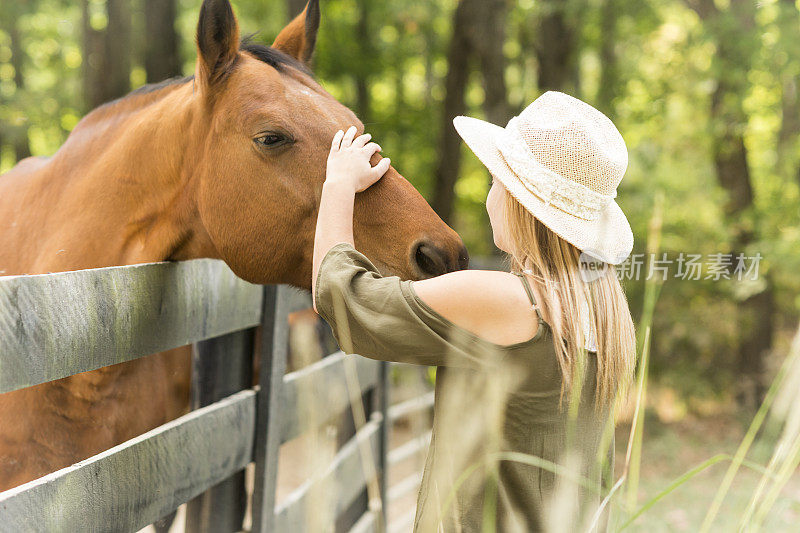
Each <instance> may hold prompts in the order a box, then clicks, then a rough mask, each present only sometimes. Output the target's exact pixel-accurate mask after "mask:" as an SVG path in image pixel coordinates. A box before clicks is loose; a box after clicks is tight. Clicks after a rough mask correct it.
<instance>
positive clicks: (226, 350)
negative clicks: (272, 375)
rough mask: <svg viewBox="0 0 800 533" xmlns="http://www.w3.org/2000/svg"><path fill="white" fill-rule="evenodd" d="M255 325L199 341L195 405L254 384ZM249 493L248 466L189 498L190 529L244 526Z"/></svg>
mask: <svg viewBox="0 0 800 533" xmlns="http://www.w3.org/2000/svg"><path fill="white" fill-rule="evenodd" d="M254 341H255V329H247V330H242V331H236V332H234V333H230V334H228V335H223V336H221V337H216V338H214V339H209V340H207V341H202V342H198V343H197V344H196V345H195V347H194V349H193V353H192V409H197V408H200V407H204V406H206V405H210V404H212V403H214V402H216V401H218V400H221V399H223V398H225V397H226V396H230V395H231V394H233V393H235V392H237V391H240V390H244V389H247V388H250V386H251V384H252V380H253V371H252V369H253V359H252V357H253V350H254ZM246 507H247V493H246V490H245V477H244V470H242V471H239V472H237V473H236V474H234V475H233V476H231V477H229V478H228V479H226V480H225V481H223V482H221V483H219V484H217V485H215V486H214V487H211V488H210V489H209V490H207V491H206V492H204V493H203V494H201V495H200V496H198V497H196V498H194V499H192V500H190V501H189V503H188V505H187V509H186V511H187V512H186V531H191V532H192V533H228V532H234V531H241V530H242V521H243V520H244V515H245V509H246Z"/></svg>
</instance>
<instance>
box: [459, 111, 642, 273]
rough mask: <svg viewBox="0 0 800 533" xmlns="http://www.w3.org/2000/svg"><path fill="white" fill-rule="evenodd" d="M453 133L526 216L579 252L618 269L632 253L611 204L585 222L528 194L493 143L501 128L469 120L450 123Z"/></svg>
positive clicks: (623, 222)
mask: <svg viewBox="0 0 800 533" xmlns="http://www.w3.org/2000/svg"><path fill="white" fill-rule="evenodd" d="M453 125H454V126H455V128H456V131H457V132H458V134H459V135H460V136H461V138H462V139H464V142H465V143H466V144H467V146H469V148H470V150H472V152H473V153H474V154H475V155H476V156H477V157H478V159H480V160H481V162H482V163H483V164H484V166H485V167H486V168H487V169H488V170H489V172H491V174H492V175H493V176H494V177H495V178H497V179H498V180H499V181H500V183H502V184H503V186H504V187H505V188H506V190H508V192H509V193H511V195H512V196H514V198H516V199H517V201H519V203H520V204H522V206H523V207H525V208H526V209H527V210H528V211H530V213H531V214H532V215H533V216H535V217H536V218H537V219H539V220H540V221H541V222H542V223H543V224H544V225H545V226H547V227H548V228H550V229H551V230H552V231H553V232H554V233H556V234H557V235H559V236H560V237H561V238H562V239H564V240H565V241H567V242H569V243H571V244H573V245H574V246H575V247H576V248H578V249H579V250H581V251H583V252H586V253H587V254H589V255H591V256H593V257H594V258H596V259H599V260H601V261H603V262H606V263H610V264H613V265H618V264H620V263H622V262H624V261H625V259H627V258H628V256H629V255H630V253H631V250H633V231H631V226H630V224H629V223H628V219H627V218H626V217H625V214H624V213H623V212H622V209H620V207H619V205H617V203H616V202H615V201H614V200H611V201H610V202H608V204H606V206H605V207H604V208H603V210H602V211H601V213H600V216H599V217H597V218H596V219H594V220H586V219H582V218H579V217H576V216H574V215H571V214H570V213H567V212H566V211H563V210H561V209H559V208H558V207H556V206H554V205H552V204H549V205H548V204H547V203H546V202H545V201H544V200H543V199H542V198H540V197H538V196H536V195H535V194H533V193H532V192H530V191H529V190H528V189H527V188H526V187H525V185H524V184H523V183H522V181H520V178H519V177H518V176H517V175H516V174H515V173H514V171H513V170H512V169H511V167H509V166H508V163H506V160H505V159H504V158H503V155H502V154H501V153H500V150H499V149H498V148H497V142H498V140H499V139H501V138H502V135H503V134H504V133H505V128H502V127H500V126H497V125H495V124H492V123H490V122H486V121H484V120H479V119H476V118H472V117H464V116H458V117H456V118H454V119H453Z"/></svg>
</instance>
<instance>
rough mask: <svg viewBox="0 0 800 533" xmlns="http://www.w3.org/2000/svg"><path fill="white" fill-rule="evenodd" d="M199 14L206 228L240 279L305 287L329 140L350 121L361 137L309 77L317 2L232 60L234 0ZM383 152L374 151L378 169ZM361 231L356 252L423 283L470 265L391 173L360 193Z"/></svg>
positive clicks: (357, 220) (351, 117)
mask: <svg viewBox="0 0 800 533" xmlns="http://www.w3.org/2000/svg"><path fill="white" fill-rule="evenodd" d="M200 16H201V20H200V22H199V23H198V35H197V40H198V53H199V58H198V69H197V75H198V76H205V78H204V79H203V80H202V82H201V83H200V87H201V91H203V94H201V95H200V97H201V98H202V99H204V100H203V101H205V102H208V105H203V106H202V109H203V110H204V112H207V113H209V114H210V116H208V117H207V121H208V122H207V123H208V128H207V133H206V137H205V138H204V139H202V141H201V142H202V144H201V146H200V148H199V150H198V151H199V153H200V154H201V156H200V158H199V161H198V163H197V165H198V167H197V172H196V173H195V174H196V175H197V176H199V180H198V181H199V185H198V187H199V192H198V210H199V212H200V218H201V221H202V224H203V226H204V228H205V230H206V231H207V232H208V234H209V236H210V237H211V240H212V241H213V243H214V245H215V247H216V248H217V250H218V252H219V255H220V257H221V258H222V259H224V260H225V261H226V262H227V263H228V264H229V266H230V267H231V268H232V269H233V270H234V272H236V273H237V274H238V275H239V276H240V277H242V278H244V279H246V280H248V281H252V282H256V283H267V282H285V283H292V284H295V285H299V286H304V287H308V285H309V283H310V279H311V257H312V251H313V238H314V229H315V223H316V212H317V208H318V204H319V197H320V191H321V188H322V183H323V181H324V179H325V167H326V161H327V157H328V153H329V151H330V145H331V139H332V138H333V136H334V134H335V133H336V131H337V130H340V129H342V130H347V129H348V127H350V126H351V125H355V126H356V127H357V129H358V133H359V134H360V133H362V132H363V131H364V127H363V124H362V123H361V122H360V121H359V120H358V118H357V117H356V116H355V114H353V112H352V111H351V110H350V109H348V108H347V107H345V106H344V105H342V104H341V103H339V102H338V101H336V100H335V99H334V98H333V97H332V96H331V95H330V94H329V93H327V92H326V91H325V90H324V89H323V88H322V87H321V86H320V85H319V84H318V83H317V82H316V81H315V80H314V78H313V77H312V76H311V75H310V74H309V73H308V72H307V70H306V63H307V62H308V61H309V60H310V58H311V53H312V52H313V47H314V43H315V40H316V31H317V28H318V26H319V5H318V2H317V0H312V1H311V2H309V3H308V4H307V6H306V8H305V10H304V11H303V13H301V14H300V15H298V16H297V17H296V18H295V19H294V20H293V21H292V22H290V23H289V24H288V25H287V26H286V27H285V28H284V29H283V30H282V31H281V32H280V33H279V35H278V37H277V38H276V39H275V42H274V43H273V46H272V47H271V48H270V47H265V46H261V45H248V44H245V45H243V46H242V47H241V48H238V49H237V50H236V51H235V53H234V55H233V58H230V57H229V55H230V54H231V52H230V50H231V45H230V43H231V42H233V41H232V39H235V40H236V42H237V43H238V32H239V30H238V24H237V22H236V19H235V17H234V15H233V11H232V10H231V9H230V4H229V3H228V2H227V0H215V1H211V0H206V1H205V2H204V4H203V9H202V10H201V15H200ZM204 19H205V20H204ZM225 32H227V35H226V33H225ZM276 50H277V51H276ZM225 65H227V67H225ZM220 69H223V70H220ZM381 157H382V155H381V154H378V153H376V154H374V155H373V161H372V164H373V165H374V164H376V163H377V161H378V160H380V159H381ZM354 234H355V239H356V246H357V247H358V248H359V250H362V251H363V252H364V253H366V254H368V255H369V257H370V259H372V260H373V261H374V262H375V264H376V265H377V266H378V267H379V268H380V269H381V270H382V271H384V272H385V273H387V274H398V275H400V276H402V277H403V278H410V279H419V278H424V277H430V276H433V275H437V274H443V273H445V272H447V271H450V270H455V269H457V268H463V267H465V266H466V250H465V249H464V247H463V244H462V242H461V239H460V238H459V237H458V235H457V234H456V233H455V232H454V231H453V230H452V229H450V228H449V227H448V226H447V225H446V224H445V223H444V222H442V220H441V219H440V218H439V217H438V216H437V215H436V214H435V213H434V212H433V210H432V209H431V208H430V206H429V205H428V204H427V202H425V200H424V199H423V198H422V196H421V195H420V194H419V192H417V190H416V189H415V188H414V187H413V186H412V185H411V184H410V183H409V182H408V181H406V180H405V179H404V178H403V177H402V176H400V175H399V174H398V173H397V172H396V171H395V170H394V169H392V168H390V169H389V171H388V172H387V173H386V175H384V177H383V179H381V181H379V182H378V183H377V184H376V185H375V186H373V187H371V188H370V189H368V190H367V191H365V192H364V193H361V194H359V195H358V197H357V199H356V208H355V215H354Z"/></svg>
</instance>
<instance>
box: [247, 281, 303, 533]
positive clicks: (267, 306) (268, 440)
mask: <svg viewBox="0 0 800 533" xmlns="http://www.w3.org/2000/svg"><path fill="white" fill-rule="evenodd" d="M293 294H294V292H293V291H292V289H290V288H289V287H288V286H286V285H277V286H276V285H267V286H266V287H264V312H263V317H262V325H261V349H260V353H259V361H260V365H261V368H260V372H259V377H258V384H259V391H258V399H257V412H256V417H257V418H256V434H255V462H256V465H255V480H254V484H253V510H252V515H253V525H252V527H251V528H250V529H251V531H252V532H253V533H271V532H272V531H276V529H275V528H274V527H273V520H274V511H275V485H276V483H277V477H278V452H279V449H280V443H281V437H280V432H279V429H280V420H281V413H282V412H283V406H282V405H280V402H279V399H280V397H281V390H282V389H283V375H284V373H285V372H286V358H287V355H288V351H289V322H288V310H289V309H290V306H291V304H292V300H293ZM277 531H280V530H277Z"/></svg>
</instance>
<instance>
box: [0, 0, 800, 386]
mask: <svg viewBox="0 0 800 533" xmlns="http://www.w3.org/2000/svg"><path fill="white" fill-rule="evenodd" d="M606 1H607V0H570V1H569V2H568V3H567V4H568V7H567V13H568V16H569V17H570V18H569V20H570V21H573V22H574V23H575V24H576V25H577V26H578V40H577V42H578V43H579V61H578V70H579V72H578V74H579V79H580V87H579V89H578V94H576V96H578V97H579V98H582V99H583V100H586V101H588V102H590V103H594V102H595V101H596V97H597V95H598V91H599V83H600V79H601V73H602V70H603V68H604V65H603V62H602V59H601V55H600V48H601V46H602V43H603V39H604V38H605V36H606V34H605V33H604V32H603V30H602V26H601V14H602V10H603V9H604V6H605V5H606ZM200 3H201V2H200V0H179V3H178V20H177V28H178V32H179V34H180V36H181V39H182V43H181V54H182V59H183V64H184V73H185V74H190V73H192V72H193V70H194V58H195V45H194V30H195V26H196V22H197V15H198V11H199V6H200ZM723 3H724V2H723ZM723 3H721V2H716V4H719V5H722V4H723ZM233 4H234V8H235V10H236V13H237V16H238V17H239V20H240V25H241V29H242V34H243V35H244V34H249V33H254V32H257V35H256V39H257V40H259V41H261V42H265V43H271V42H272V40H273V39H274V37H275V36H276V35H277V33H278V32H279V31H280V29H281V28H282V27H283V25H284V24H285V23H286V22H287V20H288V14H287V7H286V5H287V2H286V1H285V0H235V1H234V2H233ZM456 4H457V1H456V0H436V1H428V0H408V1H406V2H389V1H380V2H369V1H367V0H323V1H322V24H321V28H320V33H319V38H318V41H317V51H316V56H315V60H314V63H315V71H316V74H317V77H318V79H319V80H320V82H321V83H322V84H323V86H324V87H325V88H326V89H327V90H328V91H329V92H331V93H332V94H333V95H334V96H335V97H336V98H338V99H340V100H341V101H342V102H344V103H345V104H346V105H348V106H350V107H351V108H352V109H354V110H355V111H356V112H357V113H358V114H359V115H360V116H361V117H362V118H363V119H364V121H365V122H366V127H367V130H368V131H370V132H371V133H372V134H373V136H374V137H375V139H376V140H378V141H379V142H380V143H381V145H382V146H383V149H384V153H385V154H386V155H388V156H390V157H391V158H392V162H393V164H394V165H395V166H396V168H397V169H398V170H399V171H400V172H401V173H402V174H403V175H404V176H406V177H407V178H408V179H409V180H410V181H411V183H413V184H414V185H415V186H416V187H417V188H419V190H420V191H421V192H422V193H423V194H424V195H425V196H426V197H429V198H430V194H431V192H432V190H433V181H434V170H435V168H436V164H437V160H438V154H439V139H440V136H441V131H440V130H439V128H440V123H441V113H442V101H443V99H444V97H445V89H444V77H445V75H446V73H447V68H448V65H447V59H446V51H447V46H448V42H449V39H450V35H451V32H452V27H451V25H452V15H453V11H454V9H455V6H456ZM690 4H692V2H688V1H686V0H667V1H656V0H645V1H640V0H615V1H614V5H616V6H617V19H616V25H615V29H616V35H615V42H614V43H613V50H614V51H615V53H616V56H617V61H618V65H617V79H616V80H615V81H614V87H615V90H614V92H613V94H614V96H613V111H610V112H609V114H610V116H611V118H612V119H613V120H614V122H615V124H616V125H617V127H618V128H619V130H620V131H621V132H622V134H623V137H624V138H625V141H626V143H627V145H628V149H629V154H630V163H629V167H628V171H627V173H626V178H625V180H624V181H623V184H622V187H621V189H620V193H619V198H618V201H619V203H620V205H621V206H622V208H623V210H624V211H625V213H626V214H627V215H628V218H629V220H630V222H631V225H632V227H633V230H634V234H635V236H636V242H635V250H634V252H637V253H643V252H645V242H644V240H645V239H644V236H645V235H646V228H647V221H648V219H649V218H650V214H651V211H652V206H653V198H654V195H655V194H656V193H658V192H662V193H663V194H664V206H663V213H664V215H663V229H662V246H661V247H662V249H663V250H664V251H666V252H667V253H668V254H669V256H670V257H672V258H674V257H675V256H677V254H678V253H680V252H684V253H698V254H704V255H705V254H710V253H717V252H727V251H729V250H728V246H729V245H730V243H731V239H732V235H733V229H734V228H733V227H731V224H730V221H728V220H726V218H725V210H724V205H725V202H726V193H725V191H724V190H723V189H722V188H721V187H720V186H719V183H718V181H717V179H716V175H715V168H714V161H713V157H712V142H713V138H714V133H715V130H714V125H713V124H712V123H711V119H710V99H711V97H712V94H713V91H714V89H715V87H716V80H717V79H718V78H722V79H724V80H726V81H729V82H731V83H734V84H736V86H737V87H738V88H739V90H740V91H741V94H740V95H741V96H742V106H743V112H744V115H743V116H744V118H745V122H744V123H743V124H742V125H741V127H742V128H743V132H744V138H745V144H746V147H747V150H748V164H749V167H750V172H751V181H752V185H753V189H754V205H753V207H752V208H751V209H749V210H747V211H746V212H744V213H743V214H741V216H740V218H739V219H737V220H735V221H734V223H735V224H734V225H736V226H741V227H742V228H745V229H748V230H750V231H752V232H753V234H754V239H753V241H752V242H751V244H750V245H749V248H748V250H747V252H748V253H755V252H760V253H761V255H762V256H763V257H764V259H763V261H762V263H761V266H760V272H761V274H762V275H767V276H769V279H770V281H771V283H772V284H773V287H774V289H773V291H774V295H775V301H776V305H777V309H778V311H779V313H778V315H779V317H780V324H792V323H794V322H795V321H796V320H797V318H798V314H800V297H799V296H798V294H800V277H798V276H797V275H796V272H797V271H798V270H800V254H798V253H797V245H796V243H797V242H798V240H800V224H799V222H800V212H798V205H799V204H798V203H799V202H800V172H798V167H799V166H800V141H798V131H792V132H790V135H789V137H788V138H787V139H784V140H783V141H781V142H779V141H778V138H779V136H780V133H781V129H782V128H783V127H785V120H784V119H785V117H784V116H783V109H782V102H783V100H784V96H785V91H786V87H789V86H791V83H792V80H795V88H797V87H796V80H797V75H798V73H799V72H800V41H799V40H798V39H797V38H796V28H797V24H798V20H800V12H798V9H797V7H796V6H792V5H791V4H790V3H789V2H780V1H778V0H766V1H763V2H759V3H758V4H757V7H756V8H755V9H756V11H755V21H754V24H755V29H754V31H753V32H751V33H748V34H747V35H743V34H741V33H740V31H739V27H738V26H736V21H735V19H734V18H732V17H731V16H727V15H726V16H723V17H721V18H720V19H719V20H718V21H715V22H713V24H712V23H709V22H707V21H705V20H704V19H702V18H701V17H700V16H699V15H698V14H697V13H696V12H695V11H694V10H693V9H691V8H690ZM132 6H133V14H134V19H135V20H134V46H133V50H132V54H133V56H134V57H133V69H132V73H131V79H132V82H133V85H134V86H135V85H137V84H141V83H143V80H144V73H143V58H142V55H143V52H142V51H143V45H142V42H141V40H142V38H143V37H142V33H143V32H142V31H141V30H142V27H143V22H142V17H143V15H142V11H143V1H142V0H132ZM547 6H548V3H547V2H534V1H531V0H520V1H518V2H514V3H513V5H512V7H511V9H510V11H509V14H508V20H507V25H506V33H507V42H505V43H497V46H503V50H504V52H505V56H506V60H507V62H508V63H507V69H506V82H507V86H508V102H509V104H510V107H511V109H512V110H515V112H516V111H518V110H520V109H522V108H523V107H524V106H525V105H527V104H528V103H530V102H531V101H532V100H533V99H535V98H536V97H537V96H538V95H539V93H540V90H539V88H538V87H537V69H538V65H537V62H536V55H535V53H534V50H533V42H534V40H535V37H536V32H537V26H536V25H537V20H539V18H540V17H541V16H542V14H543V13H544V11H545V10H546V9H548V7H547ZM90 8H91V12H92V20H91V23H92V25H93V26H96V27H102V26H103V25H104V24H105V21H104V18H103V17H104V14H103V2H102V1H101V0H91V2H90ZM364 17H366V19H365V21H364V20H362V18H364ZM14 25H16V28H17V30H18V32H19V35H20V36H21V39H22V50H23V52H24V57H23V58H22V60H23V66H24V72H23V74H24V81H25V83H24V88H19V87H17V85H16V83H15V70H14V67H13V65H12V51H11V41H10V31H11V29H12V28H13V27H14ZM81 30H82V21H81V5H80V2H77V1H74V0H72V1H69V0H36V1H28V2H3V3H2V4H0V171H6V170H8V169H9V168H11V167H12V166H13V165H14V164H15V162H16V161H15V152H14V150H13V146H12V139H13V137H14V136H15V135H18V134H19V133H20V132H22V134H23V135H27V138H28V140H29V145H30V149H31V151H32V153H33V154H34V155H50V154H52V153H54V152H55V151H56V150H57V149H58V147H59V146H60V145H61V144H62V143H63V141H64V140H65V138H66V136H67V135H68V133H69V131H70V130H71V128H73V127H74V125H75V124H76V123H77V121H78V119H79V117H80V111H79V110H80V109H81V108H82V103H81V102H82V101H83V93H82V76H81V66H82V62H83V57H82V48H83V42H82V35H81ZM713 35H724V36H725V38H726V41H725V43H726V44H727V46H728V48H730V49H731V50H732V52H731V54H732V59H729V61H728V62H722V61H720V60H719V58H718V56H719V53H718V52H719V51H718V49H717V46H716V45H715V41H714V39H712V36H713ZM553 46H555V43H553ZM746 65H749V66H746ZM471 68H472V69H473V70H474V71H475V72H477V71H478V69H479V65H478V64H474V65H472V67H471ZM359 84H362V86H365V87H366V88H367V92H366V98H365V95H364V94H361V95H359ZM482 102H483V88H482V85H481V80H480V76H473V77H472V78H471V81H470V85H469V88H468V91H467V103H468V108H469V109H468V114H471V115H474V116H477V117H482V116H484V115H483V111H482V109H481V105H482ZM462 155H463V162H462V172H461V177H460V180H459V182H458V183H457V185H456V195H457V199H456V215H455V219H454V226H455V228H456V230H457V231H459V233H461V234H462V236H463V237H464V239H465V241H466V243H467V245H468V247H469V248H470V251H471V253H472V254H473V255H483V254H488V253H491V248H490V242H491V241H490V238H489V235H490V234H489V230H488V222H487V218H486V216H485V212H484V204H483V202H484V198H485V194H486V191H487V189H488V183H487V179H486V178H487V176H486V172H485V169H483V167H482V166H481V165H480V163H479V162H478V161H477V159H476V158H475V157H474V156H473V155H472V154H471V153H470V152H469V150H467V149H466V148H465V147H464V148H463V152H462ZM670 272H671V273H673V272H672V271H670ZM626 290H627V292H628V295H629V299H630V301H631V306H632V310H633V312H634V315H635V318H637V317H638V316H639V315H640V314H641V312H642V309H641V304H639V303H637V302H641V301H642V296H643V291H644V281H643V280H639V281H630V282H626ZM752 290H759V287H758V286H753V287H749V288H748V287H743V286H741V285H739V284H734V283H732V282H728V281H721V282H720V281H712V280H697V281H695V280H688V281H687V280H679V279H669V280H667V281H666V282H665V284H664V287H663V291H662V294H661V297H660V299H659V302H658V306H657V307H656V310H655V313H654V316H653V327H652V367H651V371H652V375H653V376H655V377H657V378H658V379H660V380H663V381H664V382H665V383H666V384H668V385H671V386H674V387H677V388H678V389H680V390H681V391H683V392H685V393H687V394H691V395H701V396H702V395H711V396H719V395H722V394H723V393H724V391H725V389H726V387H728V386H729V385H730V384H731V383H732V382H733V381H735V379H736V376H735V373H734V371H733V368H734V366H733V361H734V356H735V347H736V345H737V339H738V336H739V334H740V331H739V328H740V327H741V325H738V324H737V323H735V321H732V320H730V319H726V317H731V316H733V315H734V313H735V311H736V308H737V306H739V305H740V303H741V302H742V301H743V300H744V298H745V296H747V294H748V291H752ZM782 339H783V336H781V331H779V338H778V344H780V342H782ZM775 366H777V365H775Z"/></svg>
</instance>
